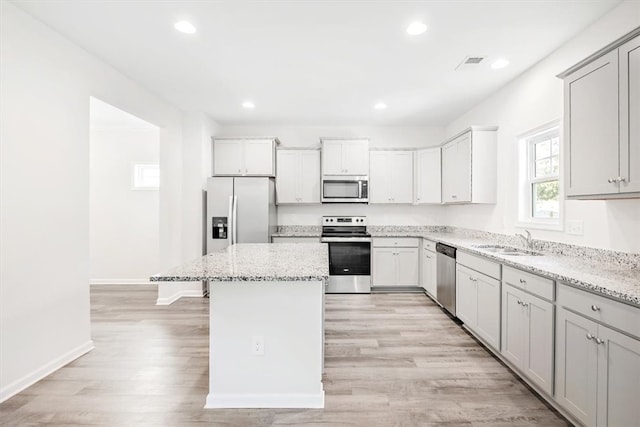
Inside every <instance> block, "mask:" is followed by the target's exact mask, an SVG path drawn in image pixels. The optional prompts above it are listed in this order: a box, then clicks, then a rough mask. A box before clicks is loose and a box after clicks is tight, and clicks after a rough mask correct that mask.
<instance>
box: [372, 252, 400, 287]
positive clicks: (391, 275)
mask: <svg viewBox="0 0 640 427" xmlns="http://www.w3.org/2000/svg"><path fill="white" fill-rule="evenodd" d="M371 252H372V257H373V262H372V265H371V267H372V277H371V285H372V286H393V285H395V284H396V278H397V265H396V256H395V252H396V250H395V249H394V248H373V249H372V251H371Z"/></svg>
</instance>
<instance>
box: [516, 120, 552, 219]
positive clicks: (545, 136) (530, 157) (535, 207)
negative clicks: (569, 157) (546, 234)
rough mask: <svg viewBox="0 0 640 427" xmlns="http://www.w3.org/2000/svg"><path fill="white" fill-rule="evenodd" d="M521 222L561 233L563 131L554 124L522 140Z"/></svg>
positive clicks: (531, 133)
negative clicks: (561, 153)
mask: <svg viewBox="0 0 640 427" xmlns="http://www.w3.org/2000/svg"><path fill="white" fill-rule="evenodd" d="M519 143H520V162H519V164H520V183H521V185H520V215H519V217H520V222H521V223H525V225H526V226H532V227H537V228H548V229H555V230H558V229H561V224H562V223H561V218H560V215H561V200H562V197H561V187H560V127H559V125H558V122H554V123H551V124H548V125H545V126H543V127H540V128H538V129H535V130H533V131H531V132H528V133H527V134H525V135H524V136H522V137H520V142H519Z"/></svg>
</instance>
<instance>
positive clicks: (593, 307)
mask: <svg viewBox="0 0 640 427" xmlns="http://www.w3.org/2000/svg"><path fill="white" fill-rule="evenodd" d="M591 310H592V311H600V307H598V306H597V305H595V304H594V305H592V306H591Z"/></svg>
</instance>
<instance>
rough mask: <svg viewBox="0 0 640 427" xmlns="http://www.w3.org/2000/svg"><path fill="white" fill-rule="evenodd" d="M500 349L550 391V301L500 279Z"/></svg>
mask: <svg viewBox="0 0 640 427" xmlns="http://www.w3.org/2000/svg"><path fill="white" fill-rule="evenodd" d="M501 353H502V355H503V356H504V358H505V359H507V360H508V361H509V362H511V363H512V364H513V365H514V366H515V367H516V368H517V369H519V370H520V372H522V373H523V374H524V375H525V376H526V377H527V378H528V379H529V380H531V381H532V382H533V383H535V384H536V385H538V386H539V387H540V388H541V389H542V390H543V391H545V392H546V393H548V394H549V395H553V304H552V303H550V302H548V301H545V300H543V299H541V298H538V297H536V296H534V295H531V294H529V293H527V292H524V291H523V290H521V289H517V288H515V287H513V286H511V285H509V284H508V283H503V284H502V350H501Z"/></svg>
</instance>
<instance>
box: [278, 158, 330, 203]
mask: <svg viewBox="0 0 640 427" xmlns="http://www.w3.org/2000/svg"><path fill="white" fill-rule="evenodd" d="M276 158H277V172H278V173H277V174H276V195H277V200H278V204H286V203H296V204H299V203H320V151H319V150H277V152H276Z"/></svg>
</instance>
